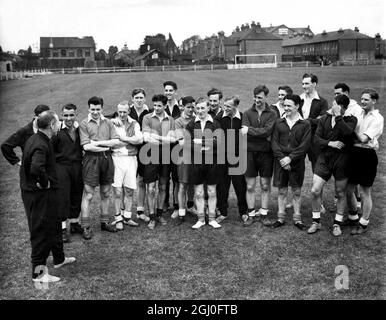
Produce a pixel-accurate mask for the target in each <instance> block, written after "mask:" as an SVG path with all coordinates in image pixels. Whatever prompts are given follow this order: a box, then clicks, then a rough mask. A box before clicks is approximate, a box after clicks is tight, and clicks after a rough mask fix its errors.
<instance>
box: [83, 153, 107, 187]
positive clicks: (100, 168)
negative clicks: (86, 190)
mask: <svg viewBox="0 0 386 320" xmlns="http://www.w3.org/2000/svg"><path fill="white" fill-rule="evenodd" d="M82 173H83V182H84V184H86V185H89V186H91V187H97V186H98V185H102V186H103V185H109V184H112V183H113V182H114V162H113V159H112V157H111V153H110V152H98V153H97V152H95V153H91V152H86V154H85V156H84V158H83V169H82Z"/></svg>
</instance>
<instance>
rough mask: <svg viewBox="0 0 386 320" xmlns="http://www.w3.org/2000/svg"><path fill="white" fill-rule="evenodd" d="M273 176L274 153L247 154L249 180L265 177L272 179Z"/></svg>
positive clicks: (247, 175) (246, 174) (246, 173)
mask: <svg viewBox="0 0 386 320" xmlns="http://www.w3.org/2000/svg"><path fill="white" fill-rule="evenodd" d="M272 174H273V154H272V152H251V151H248V153H247V171H246V172H245V176H246V177H247V178H253V177H257V176H260V177H263V178H270V177H272Z"/></svg>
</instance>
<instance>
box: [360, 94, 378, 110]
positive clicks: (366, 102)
mask: <svg viewBox="0 0 386 320" xmlns="http://www.w3.org/2000/svg"><path fill="white" fill-rule="evenodd" d="M375 103H376V100H374V99H371V96H370V94H369V93H363V94H362V97H361V107H362V109H363V110H365V111H366V112H368V111H371V110H373V109H374V106H375Z"/></svg>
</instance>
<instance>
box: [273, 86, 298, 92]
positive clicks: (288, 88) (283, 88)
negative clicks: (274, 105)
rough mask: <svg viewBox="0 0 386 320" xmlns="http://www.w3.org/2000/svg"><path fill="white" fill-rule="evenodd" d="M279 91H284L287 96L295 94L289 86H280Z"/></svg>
mask: <svg viewBox="0 0 386 320" xmlns="http://www.w3.org/2000/svg"><path fill="white" fill-rule="evenodd" d="M279 90H284V91H285V92H286V93H287V94H293V93H294V92H293V90H292V89H291V87H289V86H280V87H279V88H277V91H279Z"/></svg>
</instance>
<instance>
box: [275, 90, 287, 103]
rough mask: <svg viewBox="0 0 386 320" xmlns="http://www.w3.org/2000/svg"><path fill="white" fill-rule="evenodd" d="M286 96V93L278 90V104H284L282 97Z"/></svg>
mask: <svg viewBox="0 0 386 320" xmlns="http://www.w3.org/2000/svg"><path fill="white" fill-rule="evenodd" d="M286 95H287V92H286V91H285V90H283V89H280V90H279V91H278V93H277V98H278V99H279V102H280V103H283V102H284V97H285V96H286Z"/></svg>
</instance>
